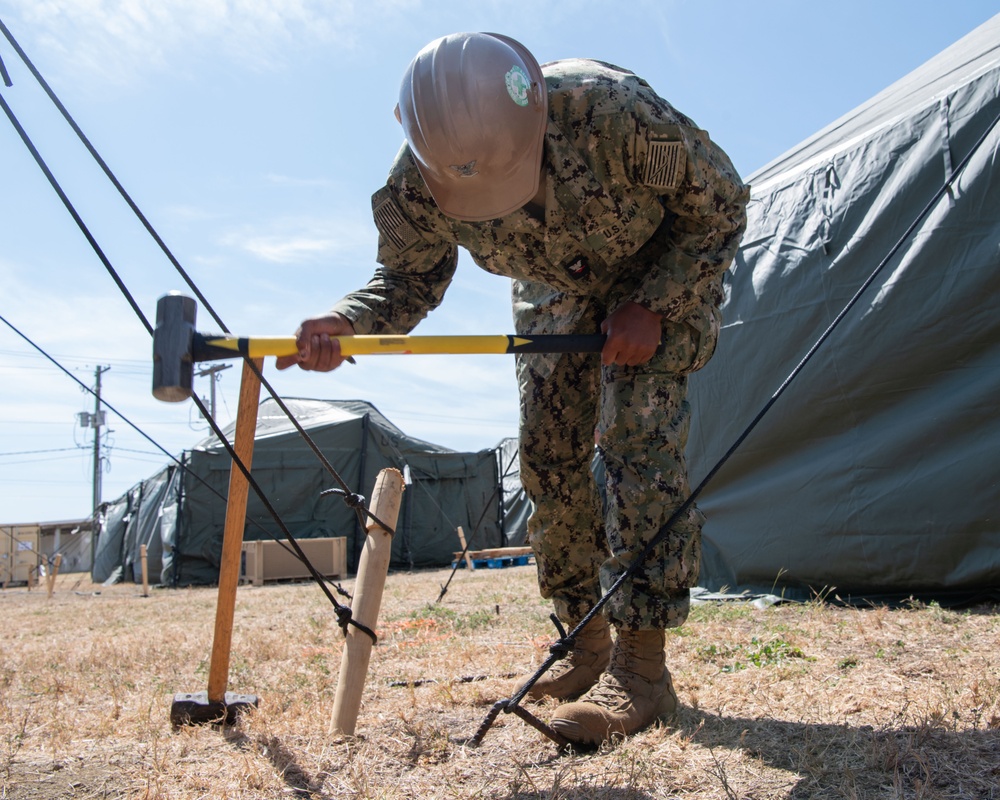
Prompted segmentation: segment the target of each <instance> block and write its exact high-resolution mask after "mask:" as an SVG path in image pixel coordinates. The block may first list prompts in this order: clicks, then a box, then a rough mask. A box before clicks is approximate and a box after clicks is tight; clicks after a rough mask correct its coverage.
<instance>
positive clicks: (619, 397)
mask: <svg viewBox="0 0 1000 800" xmlns="http://www.w3.org/2000/svg"><path fill="white" fill-rule="evenodd" d="M514 316H515V322H516V327H517V330H518V332H519V333H525V334H527V333H541V332H546V333H594V332H595V331H599V330H600V324H601V322H602V321H603V320H604V319H605V317H606V316H607V308H606V307H605V305H604V304H603V303H600V302H597V301H595V300H594V299H593V298H580V297H572V296H567V295H563V294H559V293H555V292H553V291H552V290H550V289H547V288H546V287H541V286H539V285H538V284H529V283H523V282H515V289H514ZM664 336H665V341H666V342H667V345H668V346H667V348H666V351H665V352H664V353H663V354H662V355H657V356H656V357H654V358H653V360H652V361H650V362H649V363H647V364H644V365H642V366H639V367H620V366H610V367H602V365H601V363H600V355H599V354H564V355H557V356H552V355H540V356H534V355H524V356H518V359H517V373H518V385H519V389H520V398H521V419H520V459H521V481H522V483H523V485H524V488H525V490H526V491H527V493H528V496H529V497H530V498H531V500H532V501H533V503H534V511H533V513H532V515H531V517H530V519H529V521H528V535H529V543H530V544H531V547H532V549H533V551H534V553H535V561H536V564H537V570H538V584H539V588H540V590H541V594H542V596H543V597H545V598H550V599H552V600H553V603H554V605H555V611H556V614H557V615H558V617H559V618H560V620H562V621H563V623H564V624H566V625H571V626H575V625H576V624H577V623H578V622H579V621H580V619H582V617H583V616H584V615H585V614H586V613H587V612H588V611H590V610H591V609H592V608H593V606H594V605H595V604H596V603H597V601H598V600H599V599H600V598H601V597H602V595H603V594H604V593H605V592H606V591H607V590H608V588H609V587H610V586H611V585H612V584H613V583H614V582H615V581H616V580H617V579H618V578H619V576H620V575H621V573H622V572H623V571H624V570H625V569H626V568H628V566H629V565H630V564H631V563H632V561H633V560H634V559H635V557H636V556H637V554H638V553H640V552H641V551H642V549H643V548H644V547H645V546H646V545H647V543H648V542H649V541H650V540H651V539H652V538H653V537H654V536H655V535H656V534H657V533H658V532H659V531H660V529H661V528H662V527H663V526H664V524H665V523H666V522H667V520H668V519H669V518H670V516H671V515H672V514H673V513H674V511H676V509H677V508H678V507H679V506H680V505H681V504H682V503H683V502H684V500H685V499H686V498H687V497H688V495H689V494H690V489H689V486H688V479H687V467H686V463H685V459H684V448H685V444H686V441H687V434H688V427H689V419H690V408H689V406H688V403H687V401H686V399H685V398H686V392H687V378H686V377H685V376H684V374H683V372H684V369H685V367H686V366H687V365H690V364H691V363H692V362H693V361H694V359H695V350H696V347H695V343H694V342H693V339H694V336H693V335H692V334H691V332H690V331H689V330H687V329H686V326H681V325H674V324H673V323H669V322H667V323H665V330H664ZM595 476H597V477H599V478H600V479H601V485H600V486H598V485H597V483H596V482H595ZM702 522H703V517H702V515H701V513H700V512H699V511H698V510H697V509H696V508H694V507H693V506H692V507H691V508H690V509H689V510H688V512H687V513H686V514H685V515H683V517H682V518H681V519H680V520H678V521H677V522H676V523H675V524H674V525H673V527H672V530H671V532H670V533H669V534H668V535H667V536H666V538H665V539H664V540H663V541H662V542H661V543H660V544H659V545H658V546H657V547H656V549H655V550H654V551H653V552H652V553H651V554H650V556H649V557H648V558H647V559H646V560H645V561H644V563H643V567H642V568H641V570H640V571H639V572H638V573H637V574H636V575H635V576H634V577H633V578H631V579H630V580H627V581H626V582H625V583H623V584H622V586H621V587H620V588H619V589H618V590H617V592H616V593H615V594H614V596H613V597H612V598H611V599H610V600H609V601H608V603H607V604H606V605H605V607H604V614H605V616H606V617H607V618H608V620H609V621H610V622H611V623H612V624H613V625H615V626H618V627H625V628H631V629H648V628H669V627H676V626H679V625H681V624H683V623H684V621H685V620H686V619H687V615H688V610H689V594H688V590H689V588H690V587H691V586H693V585H694V584H695V582H696V581H697V579H698V571H699V566H700V556H701V526H702Z"/></svg>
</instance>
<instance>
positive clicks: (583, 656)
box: [528, 615, 612, 700]
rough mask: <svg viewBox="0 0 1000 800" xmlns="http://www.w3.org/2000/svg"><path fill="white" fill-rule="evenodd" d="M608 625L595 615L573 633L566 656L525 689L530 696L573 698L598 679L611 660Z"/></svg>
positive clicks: (604, 620) (531, 697) (602, 618)
mask: <svg viewBox="0 0 1000 800" xmlns="http://www.w3.org/2000/svg"><path fill="white" fill-rule="evenodd" d="M611 644H612V642H611V627H610V626H609V625H608V621H607V620H606V619H605V618H604V617H602V616H600V615H598V616H596V617H594V618H593V619H592V620H591V621H590V622H588V623H587V627H585V628H584V629H583V630H582V631H580V632H579V633H578V634H577V635H576V645H575V646H574V648H573V650H572V651H571V652H570V654H569V655H568V656H566V657H565V658H563V659H561V660H559V661H557V662H556V663H555V664H553V665H552V668H551V669H550V670H549V671H548V672H546V673H545V674H544V675H542V677H541V678H539V679H538V680H537V681H535V685H534V686H532V687H531V689H530V691H529V692H528V697H529V698H530V699H532V700H541V699H542V698H543V697H554V698H556V699H557V700H572V699H574V698H576V697H579V696H580V695H581V694H583V693H584V692H585V691H587V689H589V688H590V687H591V686H593V685H594V684H595V683H597V679H598V678H600V677H601V673H602V672H604V670H606V669H607V668H608V663H609V662H610V661H611Z"/></svg>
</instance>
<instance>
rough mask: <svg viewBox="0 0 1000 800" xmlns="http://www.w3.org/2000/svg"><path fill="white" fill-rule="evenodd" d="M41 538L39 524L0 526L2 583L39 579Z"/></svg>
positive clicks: (29, 581)
mask: <svg viewBox="0 0 1000 800" xmlns="http://www.w3.org/2000/svg"><path fill="white" fill-rule="evenodd" d="M40 538H41V529H40V528H39V526H38V525H3V526H0V585H2V586H7V585H9V584H12V583H16V584H20V583H26V584H29V585H30V584H31V583H34V582H35V581H37V579H38V564H39V549H38V548H39V540H40Z"/></svg>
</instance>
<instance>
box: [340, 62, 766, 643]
mask: <svg viewBox="0 0 1000 800" xmlns="http://www.w3.org/2000/svg"><path fill="white" fill-rule="evenodd" d="M543 73H544V75H545V79H546V84H547V87H548V91H549V123H548V129H547V133H546V139H545V159H544V162H543V166H542V178H543V181H544V184H545V209H544V216H542V215H541V214H539V215H538V216H536V215H534V214H533V213H532V211H530V210H529V209H528V208H523V209H519V210H517V211H514V212H512V213H511V214H508V215H506V216H504V217H502V218H500V219H495V220H489V221H486V222H461V221H459V220H455V219H452V218H449V217H447V216H445V215H444V214H442V213H441V212H440V211H439V210H438V208H437V206H436V205H435V204H434V201H433V199H432V197H431V195H430V193H429V192H428V190H427V187H426V186H425V185H424V183H423V180H422V179H421V177H420V173H419V172H418V170H417V167H416V164H415V163H414V161H413V157H412V155H411V154H410V151H409V148H408V147H407V146H406V145H404V146H403V148H402V149H401V150H400V152H399V154H398V155H397V157H396V160H395V163H394V164H393V166H392V169H391V171H390V174H389V178H388V180H387V182H386V185H385V186H384V187H383V188H382V189H380V190H379V191H378V192H376V193H375V195H374V197H373V198H372V206H373V213H374V216H375V221H376V225H377V226H378V229H379V234H380V235H379V251H378V262H379V264H380V266H379V268H378V269H377V270H376V273H375V275H374V276H373V278H372V279H371V280H370V281H369V283H368V285H367V286H366V287H365V288H364V289H361V290H359V291H357V292H353V293H351V294H350V295H348V296H347V297H345V298H344V299H343V300H341V301H340V302H339V303H338V304H337V305H336V306H334V308H333V310H334V311H337V312H339V313H341V314H344V315H345V316H346V317H347V318H349V319H350V320H351V321H352V322H353V323H354V327H355V330H356V332H357V333H359V334H365V333H407V332H409V331H410V330H412V329H413V328H414V326H416V324H417V323H418V322H419V321H420V320H421V319H423V318H424V316H426V314H427V313H428V312H429V311H431V310H432V309H433V308H435V307H437V306H438V305H439V304H440V302H441V300H442V298H443V297H444V293H445V290H446V289H447V287H448V285H449V283H450V281H451V279H452V277H453V275H454V272H455V268H456V266H457V263H458V248H460V247H461V248H464V249H465V250H467V251H468V252H469V254H470V255H471V256H472V258H473V259H474V261H475V262H476V263H477V264H478V265H479V266H480V267H482V268H484V269H486V270H488V271H489V272H493V273H496V274H499V275H505V276H508V277H510V278H512V279H513V303H514V317H515V324H516V328H517V331H518V333H572V332H582V333H593V332H595V331H598V330H599V329H600V324H601V322H602V321H603V320H604V319H605V318H606V317H607V315H608V314H610V313H611V312H613V311H614V310H615V309H616V308H617V307H618V306H620V305H621V304H623V303H625V302H628V301H632V302H636V303H639V304H640V305H643V306H645V307H646V308H648V309H650V310H652V311H655V312H657V313H659V314H661V315H662V316H663V318H664V339H663V341H664V342H665V344H666V348H665V352H663V353H662V354H661V355H658V356H657V357H655V358H654V359H653V360H652V361H651V362H649V363H648V364H645V365H643V366H641V367H635V368H630V367H617V366H614V367H605V368H603V369H602V368H601V365H600V359H599V357H598V356H596V355H572V354H571V355H564V356H520V357H518V364H517V368H518V380H519V385H520V389H521V416H522V419H521V470H522V472H521V475H522V480H523V481H524V483H525V488H526V489H527V491H528V494H529V496H530V497H531V498H532V500H533V501H534V503H535V513H534V514H533V516H532V518H531V520H530V522H529V535H530V540H531V544H532V546H533V547H534V549H535V552H536V554H537V559H536V560H537V563H538V572H539V584H540V587H541V590H542V593H543V595H545V596H546V597H551V598H552V599H553V600H554V601H555V604H556V610H557V613H558V614H559V616H560V618H561V619H563V620H564V621H565V622H567V623H569V624H575V623H576V622H577V621H579V619H580V618H581V617H582V616H583V615H584V614H585V613H586V612H587V611H588V610H589V609H590V608H592V607H593V604H594V603H595V602H596V601H597V599H598V598H599V597H600V596H601V585H602V584H603V585H604V586H605V587H607V586H608V585H609V584H610V583H611V582H612V581H613V580H614V577H615V576H616V575H617V574H620V571H621V570H622V569H623V567H624V566H626V565H627V564H628V563H630V560H631V556H632V555H633V554H634V553H635V552H637V551H638V550H641V548H642V546H643V544H644V543H645V542H647V541H649V539H650V538H651V537H652V536H654V535H655V534H656V533H657V532H658V531H659V529H660V528H661V527H662V525H663V523H664V522H665V520H666V519H667V518H668V517H669V516H670V513H671V512H672V510H673V509H675V508H676V507H677V506H678V505H679V504H680V503H681V502H682V501H683V500H684V498H685V497H686V496H687V494H688V493H689V489H688V486H687V471H686V468H685V464H684V455H683V454H684V444H685V440H686V436H687V427H688V415H689V411H688V408H687V404H686V401H685V399H684V398H685V393H686V378H685V377H684V376H685V375H686V374H687V373H689V372H691V371H693V370H695V369H698V368H700V367H701V366H703V365H704V364H705V363H706V362H707V360H708V359H709V358H710V357H711V355H712V353H713V352H714V350H715V345H716V341H717V338H718V333H719V325H720V316H719V310H718V308H719V304H720V303H721V300H722V276H723V274H724V272H725V271H726V269H728V267H729V265H730V264H731V263H732V259H733V257H734V256H735V254H736V249H737V247H738V245H739V239H740V236H741V235H742V233H743V230H744V228H745V225H746V215H745V206H746V202H747V199H748V194H749V192H748V188H747V187H746V186H744V184H743V183H742V181H741V180H740V178H739V175H738V174H737V172H736V170H735V169H734V168H733V166H732V164H731V162H730V160H729V158H728V157H727V156H726V155H725V153H723V152H722V150H721V149H719V148H718V147H717V146H716V145H715V144H714V143H713V142H712V141H711V139H709V137H708V135H707V134H706V133H705V132H704V131H702V130H699V129H698V128H697V127H695V126H694V124H693V123H692V122H691V120H689V119H688V118H687V117H685V116H684V115H683V114H681V113H680V112H678V111H677V110H676V109H674V108H673V107H672V106H671V105H670V104H669V103H667V102H666V101H665V100H663V99H662V98H660V97H659V96H657V95H656V93H655V92H654V91H653V90H652V89H651V88H650V86H649V85H648V84H647V83H646V82H645V81H643V80H642V79H641V78H639V77H637V76H636V75H634V74H632V73H630V72H627V71H625V70H622V69H620V68H618V67H614V66H611V65H609V64H604V63H602V62H597V61H587V60H580V59H574V60H568V61H559V62H554V63H551V64H546V65H544V66H543ZM595 432H596V434H597V435H598V436H599V447H598V449H597V452H598V453H599V456H600V459H601V462H602V463H603V470H601V471H602V472H603V474H604V475H605V481H606V482H605V485H604V493H605V496H606V498H607V502H606V503H605V504H604V505H605V506H606V515H605V514H602V506H601V502H600V500H599V497H598V493H597V492H596V490H595V487H594V483H593V481H592V480H591V478H590V471H589V467H590V463H591V460H592V458H593V456H594V453H595V448H594V437H595ZM602 517H603V518H602ZM675 527H676V528H677V530H675V531H674V532H673V533H672V534H670V535H669V536H668V537H667V540H666V541H665V542H664V543H663V545H662V547H661V548H660V551H661V552H659V553H657V554H656V555H655V556H654V557H653V558H650V559H649V560H648V563H647V565H646V567H645V568H644V570H643V574H642V575H641V576H640V577H638V578H637V579H636V580H633V581H631V582H629V583H628V584H626V585H625V586H624V587H623V590H622V591H620V592H619V593H618V594H617V596H616V597H615V598H614V599H613V600H611V601H610V602H609V604H608V606H606V610H607V613H608V616H609V618H610V619H611V620H612V621H613V622H614V623H616V624H618V625H620V626H621V625H624V626H627V627H632V628H649V627H667V626H672V625H678V624H680V623H682V622H683V621H684V619H685V617H686V615H687V589H688V587H689V586H691V585H692V584H693V583H694V581H696V580H697V575H698V561H699V554H700V529H701V517H700V514H699V513H698V512H697V511H696V510H692V512H691V513H690V515H689V516H688V519H687V520H685V521H683V523H682V524H680V525H677V526H675ZM609 547H610V550H609ZM598 575H599V576H600V580H598Z"/></svg>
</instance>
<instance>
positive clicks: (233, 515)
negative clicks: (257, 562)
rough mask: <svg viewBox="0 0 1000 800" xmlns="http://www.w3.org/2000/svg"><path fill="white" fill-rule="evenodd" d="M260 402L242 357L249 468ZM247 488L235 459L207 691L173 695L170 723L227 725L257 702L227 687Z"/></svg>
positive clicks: (239, 427)
mask: <svg viewBox="0 0 1000 800" xmlns="http://www.w3.org/2000/svg"><path fill="white" fill-rule="evenodd" d="M254 364H255V365H256V366H257V369H258V370H260V369H261V368H262V367H263V365H264V362H263V360H262V359H256V360H255V361H254ZM259 404H260V378H258V377H257V374H256V373H255V372H254V371H253V369H251V367H250V365H249V364H248V363H244V364H243V376H242V378H241V379H240V400H239V406H238V407H237V410H236V434H235V437H234V440H233V450H234V451H235V452H236V455H237V456H238V457H239V459H240V461H242V462H243V464H244V466H246V468H247V469H250V464H251V462H252V461H253V445H254V436H255V435H256V433H257V408H258V406H259ZM249 491H250V483H249V481H248V480H247V478H246V476H245V475H244V474H243V472H242V470H240V468H239V467H238V466H236V464H235V462H234V463H233V466H232V469H231V470H230V473H229V498H228V500H227V503H226V523H225V528H224V529H223V534H222V560H221V563H220V565H219V599H218V602H217V604H216V609H215V636H214V637H213V639H212V660H211V663H210V664H209V669H208V691H207V692H195V693H193V694H178V695H175V696H174V702H173V705H172V706H171V709H170V721H171V722H173V724H174V725H186V724H198V723H204V722H221V721H223V719H224V721H225V722H226V724H230V725H231V724H233V723H234V722H235V721H236V717H237V716H238V715H239V712H240V711H241V710H244V709H246V708H247V707H249V706H256V705H257V698H256V697H255V696H254V695H249V694H233V693H231V692H227V691H226V686H227V684H228V683H229V656H230V651H231V649H232V643H233V615H234V612H235V609H236V589H237V587H238V586H239V582H240V561H241V557H242V551H243V528H244V526H245V525H246V513H247V496H248V494H249Z"/></svg>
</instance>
